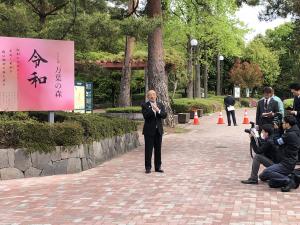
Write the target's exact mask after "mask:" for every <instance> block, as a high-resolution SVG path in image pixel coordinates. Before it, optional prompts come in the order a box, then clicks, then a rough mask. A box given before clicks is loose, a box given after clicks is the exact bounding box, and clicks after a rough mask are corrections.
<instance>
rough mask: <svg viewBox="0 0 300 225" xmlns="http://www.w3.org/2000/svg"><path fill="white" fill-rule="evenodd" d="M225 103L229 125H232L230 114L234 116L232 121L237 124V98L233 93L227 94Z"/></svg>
mask: <svg viewBox="0 0 300 225" xmlns="http://www.w3.org/2000/svg"><path fill="white" fill-rule="evenodd" d="M224 105H225V111H226V115H227V121H228V126H231V119H230V115H231V116H232V121H233V124H234V126H237V124H236V119H235V108H234V105H235V99H234V98H233V97H232V96H231V95H227V96H226V97H225V98H224Z"/></svg>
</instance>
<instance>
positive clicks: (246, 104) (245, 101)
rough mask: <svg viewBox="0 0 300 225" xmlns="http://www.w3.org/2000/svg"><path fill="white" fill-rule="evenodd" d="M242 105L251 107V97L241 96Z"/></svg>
mask: <svg viewBox="0 0 300 225" xmlns="http://www.w3.org/2000/svg"><path fill="white" fill-rule="evenodd" d="M240 104H241V107H250V99H249V98H240Z"/></svg>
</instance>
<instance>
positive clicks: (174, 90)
mask: <svg viewBox="0 0 300 225" xmlns="http://www.w3.org/2000/svg"><path fill="white" fill-rule="evenodd" d="M173 85H174V87H173V94H172V98H173V99H174V96H175V94H176V90H177V85H178V80H175V82H174V83H173Z"/></svg>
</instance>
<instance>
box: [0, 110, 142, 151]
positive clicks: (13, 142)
mask: <svg viewBox="0 0 300 225" xmlns="http://www.w3.org/2000/svg"><path fill="white" fill-rule="evenodd" d="M12 114H14V113H2V114H1V115H0V137H1V138H0V147H4V148H26V149H27V150H28V151H29V152H30V151H40V152H50V151H53V150H55V146H65V147H70V146H75V145H80V144H82V143H89V142H92V141H97V140H100V139H103V138H108V137H112V136H117V135H123V134H125V133H128V132H132V131H136V130H137V124H136V123H135V122H133V121H129V120H125V119H120V118H109V117H104V116H101V115H98V114H73V113H58V114H57V119H58V120H59V121H60V122H58V123H54V124H49V123H46V122H42V121H43V120H44V119H45V115H46V113H33V114H31V115H29V114H27V117H28V118H29V119H27V120H24V117H21V118H20V117H18V116H16V115H18V114H17V113H16V115H12ZM8 118H10V119H8Z"/></svg>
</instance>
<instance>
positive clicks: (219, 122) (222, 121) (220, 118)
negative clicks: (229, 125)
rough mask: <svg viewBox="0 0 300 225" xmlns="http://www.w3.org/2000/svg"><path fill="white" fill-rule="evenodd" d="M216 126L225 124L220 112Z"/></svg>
mask: <svg viewBox="0 0 300 225" xmlns="http://www.w3.org/2000/svg"><path fill="white" fill-rule="evenodd" d="M217 124H225V123H224V119H223V114H222V112H220V114H219V119H218V123H217Z"/></svg>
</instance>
